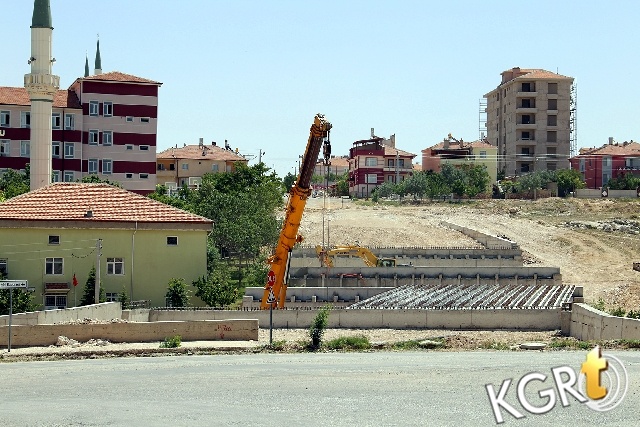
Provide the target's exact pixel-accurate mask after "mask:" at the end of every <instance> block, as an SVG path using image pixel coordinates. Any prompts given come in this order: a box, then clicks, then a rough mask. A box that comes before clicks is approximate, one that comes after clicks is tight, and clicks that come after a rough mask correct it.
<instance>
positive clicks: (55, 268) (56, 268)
mask: <svg viewBox="0 0 640 427" xmlns="http://www.w3.org/2000/svg"><path fill="white" fill-rule="evenodd" d="M62 272H63V260H62V258H45V270H44V274H56V275H58V274H62Z"/></svg>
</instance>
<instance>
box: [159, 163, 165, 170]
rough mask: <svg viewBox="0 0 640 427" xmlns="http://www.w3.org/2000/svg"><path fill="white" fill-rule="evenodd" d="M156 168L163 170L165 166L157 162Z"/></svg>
mask: <svg viewBox="0 0 640 427" xmlns="http://www.w3.org/2000/svg"><path fill="white" fill-rule="evenodd" d="M158 170H159V171H163V170H165V167H164V165H163V164H162V163H158Z"/></svg>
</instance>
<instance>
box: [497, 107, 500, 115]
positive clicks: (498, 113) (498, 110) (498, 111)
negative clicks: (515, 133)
mask: <svg viewBox="0 0 640 427" xmlns="http://www.w3.org/2000/svg"><path fill="white" fill-rule="evenodd" d="M499 115H500V107H498V109H497V110H496V117H497V116H499Z"/></svg>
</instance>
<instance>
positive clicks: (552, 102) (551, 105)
mask: <svg viewBox="0 0 640 427" xmlns="http://www.w3.org/2000/svg"><path fill="white" fill-rule="evenodd" d="M557 109H558V100H557V99H549V100H548V106H547V110H557Z"/></svg>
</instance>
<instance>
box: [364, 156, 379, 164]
mask: <svg viewBox="0 0 640 427" xmlns="http://www.w3.org/2000/svg"><path fill="white" fill-rule="evenodd" d="M364 165H365V166H378V159H377V158H376V157H365V159H364Z"/></svg>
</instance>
